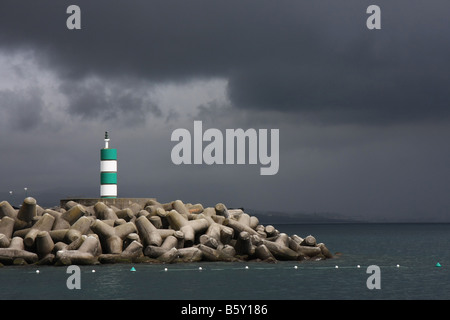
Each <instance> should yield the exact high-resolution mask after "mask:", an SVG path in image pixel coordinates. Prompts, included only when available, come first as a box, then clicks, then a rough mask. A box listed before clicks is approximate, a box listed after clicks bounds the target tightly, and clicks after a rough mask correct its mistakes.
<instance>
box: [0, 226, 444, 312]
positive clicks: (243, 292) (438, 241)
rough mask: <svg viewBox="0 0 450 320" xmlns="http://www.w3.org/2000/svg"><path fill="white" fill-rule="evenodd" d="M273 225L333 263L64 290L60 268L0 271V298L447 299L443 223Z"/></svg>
mask: <svg viewBox="0 0 450 320" xmlns="http://www.w3.org/2000/svg"><path fill="white" fill-rule="evenodd" d="M274 226H275V227H276V228H277V229H278V230H279V231H280V232H284V233H287V234H288V235H293V234H297V235H299V236H301V237H305V236H307V235H313V236H314V237H315V238H316V240H317V242H322V243H324V244H325V245H326V246H327V248H328V249H329V250H330V251H331V252H333V253H335V254H336V258H333V259H327V260H322V261H300V262H297V261H279V262H277V263H265V262H239V263H234V262H233V263H231V262H200V263H187V264H144V263H141V264H133V265H130V264H110V265H109V264H106V265H93V266H79V267H80V273H79V288H72V289H71V288H69V287H70V285H68V283H69V282H70V281H71V279H70V277H71V275H72V272H69V270H68V269H67V267H56V266H36V265H28V266H4V267H2V268H0V300H152V301H163V300H177V301H182V302H185V303H186V304H187V303H188V302H189V306H191V303H190V302H191V301H195V302H196V303H197V304H198V303H199V301H208V300H214V301H234V303H236V302H237V303H239V301H241V302H242V303H244V302H248V301H252V303H255V302H256V303H257V302H258V301H262V302H263V301H276V300H280V301H281V300H283V301H298V300H447V299H450V224H437V223H436V224H433V223H428V224H419V223H410V224H403V223H380V224H378V223H342V224H283V225H274ZM373 266H375V269H374V267H373ZM374 270H375V271H374ZM374 284H376V286H374ZM0 305H1V302H0ZM190 311H192V310H190Z"/></svg>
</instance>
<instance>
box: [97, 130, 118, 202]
mask: <svg viewBox="0 0 450 320" xmlns="http://www.w3.org/2000/svg"><path fill="white" fill-rule="evenodd" d="M100 197H101V198H117V149H111V148H109V137H108V132H105V147H104V148H103V149H101V150H100Z"/></svg>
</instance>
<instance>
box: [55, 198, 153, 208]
mask: <svg viewBox="0 0 450 320" xmlns="http://www.w3.org/2000/svg"><path fill="white" fill-rule="evenodd" d="M149 200H156V198H81V199H80V198H73V199H61V200H59V203H60V206H61V207H64V206H65V205H66V203H67V202H69V201H75V202H76V203H79V204H81V205H83V206H86V207H89V206H93V205H95V204H96V203H97V202H103V203H104V204H106V205H108V206H111V205H112V206H115V207H116V208H119V209H124V208H127V207H129V206H130V205H131V204H132V203H137V204H139V205H141V206H142V207H143V206H144V205H145V203H147V201H149Z"/></svg>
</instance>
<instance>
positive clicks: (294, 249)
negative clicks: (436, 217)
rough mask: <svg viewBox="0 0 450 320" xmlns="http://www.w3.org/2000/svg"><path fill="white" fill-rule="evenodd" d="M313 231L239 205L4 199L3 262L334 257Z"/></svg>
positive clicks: (0, 214)
mask: <svg viewBox="0 0 450 320" xmlns="http://www.w3.org/2000/svg"><path fill="white" fill-rule="evenodd" d="M332 257H333V255H332V253H331V252H330V251H329V250H328V248H327V247H326V246H325V244H324V243H319V242H318V241H317V240H316V239H315V237H314V236H312V235H307V236H305V237H302V236H299V235H295V234H294V235H288V234H286V233H283V232H282V230H281V231H280V230H277V229H276V228H275V227H274V226H272V225H265V226H264V225H262V224H260V223H259V220H258V218H257V217H256V216H251V215H249V214H247V213H245V212H244V210H242V209H228V208H227V207H226V206H225V205H224V204H223V203H218V204H216V205H215V206H214V207H204V206H203V205H202V204H190V203H183V202H182V201H181V200H175V201H172V202H169V203H159V202H158V201H157V200H156V199H147V200H146V201H145V202H144V203H142V202H141V203H137V202H130V203H129V205H127V206H123V207H122V208H118V207H116V206H114V205H111V204H108V203H105V202H103V201H100V200H99V201H97V202H95V204H90V205H83V204H80V203H78V202H75V201H70V200H69V201H65V202H64V203H61V205H60V206H59V207H53V208H42V207H41V206H39V204H38V203H37V202H36V199H34V198H32V197H27V198H25V199H24V201H23V203H22V205H21V206H20V208H19V209H14V208H13V207H12V206H11V205H10V204H9V203H8V202H7V201H2V202H0V263H1V264H3V265H12V264H13V265H20V264H46V265H71V264H80V265H82V264H98V263H127V262H133V263H145V262H147V263H177V262H196V261H249V260H256V261H265V262H276V261H277V260H297V261H301V260H309V259H315V260H320V259H328V258H332Z"/></svg>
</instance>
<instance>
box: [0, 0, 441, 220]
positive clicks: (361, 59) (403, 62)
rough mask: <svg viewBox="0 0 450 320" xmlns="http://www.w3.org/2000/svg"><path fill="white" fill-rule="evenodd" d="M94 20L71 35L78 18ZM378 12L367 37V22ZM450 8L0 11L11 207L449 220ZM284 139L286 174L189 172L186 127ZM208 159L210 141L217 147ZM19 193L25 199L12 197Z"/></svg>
mask: <svg viewBox="0 0 450 320" xmlns="http://www.w3.org/2000/svg"><path fill="white" fill-rule="evenodd" d="M71 4H76V5H78V6H79V7H80V9H81V30H69V29H68V28H67V26H66V20H67V19H68V18H69V16H70V14H67V13H66V10H67V7H68V6H69V5H71ZM371 4H377V5H378V6H379V7H380V8H381V29H380V30H369V29H368V28H367V27H366V20H367V18H368V17H369V14H367V13H366V9H367V7H368V6H369V5H371ZM449 12H450V3H449V2H448V1H447V0H442V1H438V0H431V1H415V0H401V1H392V0H391V1H381V0H376V1H361V0H351V1H349V0H345V1H334V0H333V1H331V0H330V1H328V0H327V1H303V0H238V1H237V0H158V1H156V0H145V1H138V0H135V1H124V0H122V1H118V0H108V1H106V0H105V1H103V0H96V1H63V0H52V1H48V0H40V1H18V0H12V1H9V0H2V1H1V2H0V198H1V199H0V200H3V199H6V200H11V201H12V202H15V203H19V202H21V201H22V200H23V198H24V196H25V191H24V187H27V188H28V191H27V193H28V195H31V196H34V197H35V198H36V199H37V200H38V203H41V204H43V205H53V204H58V203H59V199H61V198H65V197H98V196H99V189H100V187H99V184H100V177H99V175H100V174H99V171H100V151H99V150H100V149H101V148H102V147H103V144H104V142H103V137H104V132H105V131H109V133H110V138H111V142H110V146H111V147H114V148H117V149H118V168H119V169H118V180H119V183H118V193H119V197H156V198H157V199H158V200H160V201H161V202H166V201H171V200H176V199H181V200H183V201H184V202H192V203H198V202H199V203H203V204H204V205H207V206H210V205H214V204H216V203H218V202H223V203H225V204H226V205H227V206H229V207H244V208H252V209H254V210H265V211H286V212H307V213H312V212H337V213H341V214H343V215H346V216H358V217H366V218H369V219H389V220H392V221H394V220H399V219H416V218H420V219H422V220H427V221H450V194H449V191H450V166H449V165H450V147H449V145H450V144H449V141H450V126H449V124H450V103H449V102H450V79H449V77H450V59H449V57H450V38H449V31H450V19H449V18H448V13H449ZM194 120H201V121H203V128H204V130H206V129H208V128H217V129H219V130H221V131H222V132H225V129H236V128H242V129H244V130H247V129H249V128H255V129H279V132H280V138H279V142H280V152H279V171H278V173H277V174H276V175H268V176H262V175H260V167H261V165H260V164H256V165H249V164H246V165H210V166H209V165H205V164H204V165H179V166H177V165H175V164H173V163H172V160H171V150H172V148H173V147H174V146H175V144H176V142H173V141H171V134H172V132H173V131H174V130H175V129H177V128H185V129H188V130H189V131H190V132H193V127H194ZM204 145H206V143H204ZM9 191H13V196H12V197H11V195H10V194H9Z"/></svg>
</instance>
